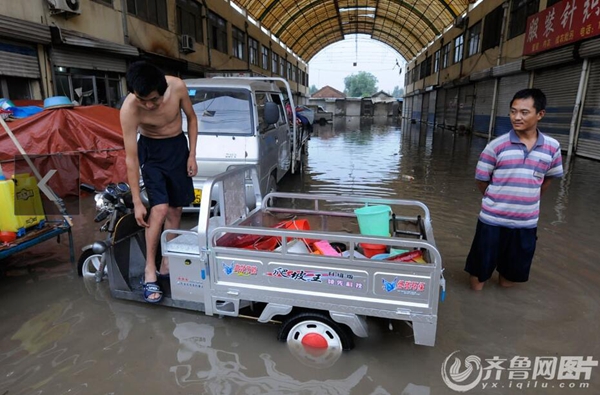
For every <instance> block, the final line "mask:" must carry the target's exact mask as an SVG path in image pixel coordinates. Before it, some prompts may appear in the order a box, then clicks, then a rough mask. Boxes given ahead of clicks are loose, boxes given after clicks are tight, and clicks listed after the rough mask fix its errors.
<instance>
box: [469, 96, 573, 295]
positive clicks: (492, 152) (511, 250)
mask: <svg viewBox="0 0 600 395" xmlns="http://www.w3.org/2000/svg"><path fill="white" fill-rule="evenodd" d="M545 108H546V96H545V95H544V93H543V92H542V91H541V90H539V89H524V90H521V91H519V92H517V93H516V94H515V96H514V97H513V99H512V101H511V103H510V121H511V124H512V127H513V128H512V130H510V131H509V132H508V133H506V134H503V135H502V136H500V137H498V138H496V139H495V140H493V141H491V142H490V143H489V144H488V145H487V146H486V147H485V149H484V150H483V152H482V153H481V155H480V157H479V162H478V163H477V170H476V172H475V179H476V180H477V187H478V188H479V190H480V191H481V193H482V194H483V199H482V203H481V212H480V213H479V219H478V221H477V230H476V232H475V237H474V239H473V244H472V246H471V251H470V252H469V256H468V257H467V263H466V266H465V271H467V272H468V273H469V274H470V275H471V276H470V283H471V288H472V289H473V290H476V291H480V290H481V289H483V285H484V284H485V282H486V281H487V280H488V279H489V278H490V277H491V276H492V274H493V272H494V270H498V273H499V282H500V285H501V286H503V287H510V286H512V285H513V284H514V283H515V282H525V281H527V280H528V279H529V269H530V268H531V261H532V260H533V254H534V252H535V244H536V239H537V236H536V234H537V222H538V218H539V212H540V197H541V194H542V193H543V192H544V191H545V190H546V189H547V188H548V186H549V185H550V181H551V179H552V178H554V177H561V176H562V175H563V167H562V157H561V153H560V144H559V143H558V141H556V140H555V139H553V138H552V137H549V136H546V135H544V134H542V132H540V131H539V130H538V128H537V125H538V122H539V121H540V120H541V119H542V118H543V117H544V114H545Z"/></svg>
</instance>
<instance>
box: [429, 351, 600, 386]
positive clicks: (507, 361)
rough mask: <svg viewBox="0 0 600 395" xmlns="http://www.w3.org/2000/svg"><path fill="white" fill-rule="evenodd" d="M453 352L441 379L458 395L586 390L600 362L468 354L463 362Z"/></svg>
mask: <svg viewBox="0 0 600 395" xmlns="http://www.w3.org/2000/svg"><path fill="white" fill-rule="evenodd" d="M459 352H460V350H456V351H454V352H453V353H452V354H450V355H448V357H447V358H446V359H445V360H444V362H443V363H442V371H441V372H442V379H443V380H444V383H446V385H447V386H448V388H450V389H452V390H454V391H456V392H467V391H470V390H473V389H478V391H480V390H485V389H502V388H505V389H506V388H511V389H517V390H526V389H534V388H537V389H540V388H541V389H544V388H564V389H567V388H568V389H587V388H589V380H590V378H591V376H592V369H593V368H594V367H597V366H598V361H597V360H594V359H593V358H592V357H591V356H587V357H583V356H562V357H554V356H552V357H551V356H540V357H534V358H533V359H532V358H529V357H523V356H515V357H512V358H500V357H499V356H494V357H493V358H487V359H483V360H482V358H480V357H479V356H477V355H469V356H467V357H466V358H465V359H464V361H463V360H461V359H460V358H459V355H457V354H458V353H459Z"/></svg>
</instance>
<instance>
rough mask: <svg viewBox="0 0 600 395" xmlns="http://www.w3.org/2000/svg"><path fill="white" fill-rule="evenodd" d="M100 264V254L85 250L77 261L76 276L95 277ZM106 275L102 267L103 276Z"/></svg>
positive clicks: (106, 272)
mask: <svg viewBox="0 0 600 395" xmlns="http://www.w3.org/2000/svg"><path fill="white" fill-rule="evenodd" d="M101 263H102V254H96V253H94V251H92V249H89V250H85V251H84V252H83V253H82V254H81V256H80V257H79V260H78V261H77V274H78V275H79V276H81V277H95V276H96V273H97V272H98V270H100V265H101ZM106 274H108V271H107V270H106V266H104V275H106Z"/></svg>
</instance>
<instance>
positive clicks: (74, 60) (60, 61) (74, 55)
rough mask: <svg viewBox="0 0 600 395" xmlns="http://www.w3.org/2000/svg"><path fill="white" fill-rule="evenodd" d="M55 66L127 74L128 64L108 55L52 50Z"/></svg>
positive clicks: (70, 50) (59, 49) (63, 49)
mask: <svg viewBox="0 0 600 395" xmlns="http://www.w3.org/2000/svg"><path fill="white" fill-rule="evenodd" d="M52 62H53V63H54V66H62V67H74V68H77V69H83V70H101V71H113V72H117V73H125V72H126V71H127V63H126V62H125V61H124V60H123V59H119V58H117V57H111V56H107V55H102V56H98V55H94V54H92V53H91V52H85V51H77V50H72V49H66V48H54V49H52Z"/></svg>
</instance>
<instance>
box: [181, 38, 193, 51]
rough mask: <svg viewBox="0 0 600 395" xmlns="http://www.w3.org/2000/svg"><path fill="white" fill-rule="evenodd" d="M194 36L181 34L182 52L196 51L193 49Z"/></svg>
mask: <svg viewBox="0 0 600 395" xmlns="http://www.w3.org/2000/svg"><path fill="white" fill-rule="evenodd" d="M194 43H195V41H194V37H192V36H189V35H187V34H182V35H181V52H183V53H191V52H196V50H195V49H194Z"/></svg>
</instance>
